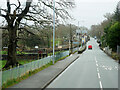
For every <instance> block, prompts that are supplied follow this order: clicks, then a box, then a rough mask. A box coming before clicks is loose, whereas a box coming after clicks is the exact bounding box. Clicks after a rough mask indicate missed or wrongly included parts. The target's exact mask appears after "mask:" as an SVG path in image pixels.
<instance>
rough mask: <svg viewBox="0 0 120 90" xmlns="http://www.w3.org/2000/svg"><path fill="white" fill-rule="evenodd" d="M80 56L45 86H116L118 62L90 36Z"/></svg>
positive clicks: (102, 87) (101, 87)
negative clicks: (90, 47) (90, 48)
mask: <svg viewBox="0 0 120 90" xmlns="http://www.w3.org/2000/svg"><path fill="white" fill-rule="evenodd" d="M90 44H91V45H92V46H93V49H92V50H88V49H86V51H85V52H83V54H81V55H80V57H79V58H78V59H77V60H76V61H75V62H74V63H72V64H71V65H70V66H69V67H68V68H67V69H66V70H65V71H64V72H63V73H62V74H60V75H59V76H58V77H57V78H56V79H55V80H54V81H53V82H52V83H51V84H50V85H49V86H48V87H47V88H100V89H101V90H103V89H104V88H118V64H117V62H115V60H113V59H111V58H110V57H109V56H107V55H106V54H105V53H104V52H103V51H102V50H100V49H99V46H98V44H97V43H96V41H95V40H94V39H93V38H91V40H90V41H89V42H88V43H87V46H88V45H90Z"/></svg>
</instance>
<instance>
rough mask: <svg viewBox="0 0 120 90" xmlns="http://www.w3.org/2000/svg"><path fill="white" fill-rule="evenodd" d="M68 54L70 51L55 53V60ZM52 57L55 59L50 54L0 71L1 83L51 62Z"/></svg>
mask: <svg viewBox="0 0 120 90" xmlns="http://www.w3.org/2000/svg"><path fill="white" fill-rule="evenodd" d="M76 50H78V49H77V48H74V49H73V52H75V51H76ZM67 55H69V51H65V52H60V53H57V54H56V55H55V60H59V59H60V58H62V57H65V56H67ZM52 59H53V56H48V57H45V58H42V59H39V60H36V61H33V62H30V63H27V64H24V65H20V66H18V67H15V68H11V69H9V70H6V71H0V73H2V82H1V83H2V84H4V83H6V82H7V81H8V80H12V79H16V78H19V77H21V76H23V75H25V74H27V73H29V71H33V70H35V69H38V68H40V67H42V66H44V65H46V64H48V63H50V62H51V61H52ZM2 84H1V85H2Z"/></svg>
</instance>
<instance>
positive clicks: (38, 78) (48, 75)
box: [9, 53, 79, 89]
mask: <svg viewBox="0 0 120 90" xmlns="http://www.w3.org/2000/svg"><path fill="white" fill-rule="evenodd" d="M78 57H79V54H77V53H75V54H72V55H70V56H69V57H67V58H65V59H63V60H61V61H58V62H57V63H55V64H54V65H52V66H50V67H48V68H46V69H44V70H42V71H40V72H38V73H36V74H34V75H32V76H30V77H29V78H27V79H26V80H23V81H21V82H20V83H18V84H16V85H14V86H12V87H9V88H12V89H14V88H24V89H25V88H29V89H35V88H43V89H44V88H45V87H46V86H47V85H49V84H50V83H51V82H52V81H53V80H54V79H55V78H56V77H57V76H59V75H60V74H61V73H62V72H63V71H64V70H65V69H66V68H67V67H68V66H69V65H70V64H71V63H73V62H74V61H75V60H76V59H77V58H78Z"/></svg>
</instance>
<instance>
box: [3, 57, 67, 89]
mask: <svg viewBox="0 0 120 90" xmlns="http://www.w3.org/2000/svg"><path fill="white" fill-rule="evenodd" d="M68 56H69V55H67V56H65V57H62V58H60V59H59V60H57V61H55V63H57V62H58V61H60V60H63V59H65V58H66V57H68ZM51 65H53V63H52V61H51V62H50V63H48V64H46V65H44V66H42V67H40V68H38V69H35V70H33V71H29V72H28V73H26V74H25V75H23V76H21V77H19V78H17V79H12V80H8V81H7V82H6V83H4V84H3V85H2V88H3V89H4V88H8V87H10V86H13V85H15V84H17V83H19V82H20V81H22V80H25V79H27V78H28V77H30V76H32V75H34V74H36V73H37V72H40V71H42V70H44V69H45V68H48V67H49V66H51Z"/></svg>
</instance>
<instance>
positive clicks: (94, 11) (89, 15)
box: [0, 0, 119, 28]
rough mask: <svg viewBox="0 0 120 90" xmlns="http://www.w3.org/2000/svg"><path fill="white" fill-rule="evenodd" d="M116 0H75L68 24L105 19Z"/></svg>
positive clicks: (111, 11)
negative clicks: (71, 18) (71, 17)
mask: <svg viewBox="0 0 120 90" xmlns="http://www.w3.org/2000/svg"><path fill="white" fill-rule="evenodd" d="M5 1H6V0H5ZM33 1H34V0H33ZM56 1H57V0H56ZM68 1H69V0H68ZM118 1H119V0H75V4H76V7H75V8H73V9H71V10H70V14H71V15H72V16H73V17H74V19H75V20H71V21H68V24H70V23H71V24H75V25H77V26H78V21H79V26H86V27H87V28H90V26H91V25H94V24H99V23H101V22H102V21H103V20H104V19H105V18H104V15H105V14H106V13H113V12H114V11H115V9H116V5H117V3H118ZM2 2H3V1H0V6H3V7H5V6H6V5H4V4H3V3H2ZM0 21H1V19H0ZM0 23H1V22H0Z"/></svg>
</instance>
